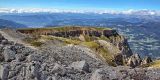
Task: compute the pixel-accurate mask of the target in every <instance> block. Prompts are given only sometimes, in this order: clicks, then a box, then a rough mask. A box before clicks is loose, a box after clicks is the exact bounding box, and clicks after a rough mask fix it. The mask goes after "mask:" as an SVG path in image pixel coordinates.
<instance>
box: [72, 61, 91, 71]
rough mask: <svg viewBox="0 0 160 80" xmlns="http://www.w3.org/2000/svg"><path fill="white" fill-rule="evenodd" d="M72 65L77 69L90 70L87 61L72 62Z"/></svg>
mask: <svg viewBox="0 0 160 80" xmlns="http://www.w3.org/2000/svg"><path fill="white" fill-rule="evenodd" d="M71 67H72V68H74V69H77V70H79V71H86V72H89V65H88V63H86V61H77V62H73V63H72V64H71Z"/></svg>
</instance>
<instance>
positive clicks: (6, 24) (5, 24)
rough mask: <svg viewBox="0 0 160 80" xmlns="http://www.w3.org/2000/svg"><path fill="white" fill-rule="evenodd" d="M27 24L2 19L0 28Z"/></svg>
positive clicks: (22, 26)
mask: <svg viewBox="0 0 160 80" xmlns="http://www.w3.org/2000/svg"><path fill="white" fill-rule="evenodd" d="M26 27H27V26H26V25H23V24H20V23H16V22H13V21H10V20H4V19H0V28H26Z"/></svg>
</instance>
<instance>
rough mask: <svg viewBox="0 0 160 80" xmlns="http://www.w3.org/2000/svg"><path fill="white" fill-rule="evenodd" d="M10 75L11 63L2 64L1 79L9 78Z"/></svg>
mask: <svg viewBox="0 0 160 80" xmlns="http://www.w3.org/2000/svg"><path fill="white" fill-rule="evenodd" d="M8 75H9V65H8V64H4V65H0V79H1V80H8Z"/></svg>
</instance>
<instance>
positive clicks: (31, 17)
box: [0, 10, 160, 58]
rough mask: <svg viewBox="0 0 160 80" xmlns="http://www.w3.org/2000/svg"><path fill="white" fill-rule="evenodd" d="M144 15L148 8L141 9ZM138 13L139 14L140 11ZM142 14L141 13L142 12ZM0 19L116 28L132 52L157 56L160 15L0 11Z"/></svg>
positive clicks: (54, 24)
mask: <svg viewBox="0 0 160 80" xmlns="http://www.w3.org/2000/svg"><path fill="white" fill-rule="evenodd" d="M142 12H144V13H145V14H147V13H151V12H149V11H146V12H145V10H144V11H142ZM142 12H141V14H142ZM144 13H143V14H144ZM0 19H6V20H12V21H14V22H17V23H21V24H25V25H27V26H29V27H56V26H66V25H68V26H69V25H70V26H97V27H110V28H113V29H116V30H117V31H118V32H119V33H120V34H123V35H125V37H126V38H127V39H128V42H129V44H130V47H131V49H132V50H133V53H139V54H140V55H141V56H143V57H144V56H147V55H149V56H151V57H152V58H158V56H160V53H159V50H160V47H159V46H160V41H159V40H160V39H159V34H160V32H159V29H160V27H159V26H160V22H159V21H160V16H158V15H140V14H138V12H137V14H136V15H134V14H122V13H118V14H113V13H112V14H111V13H101V14H100V13H65V12H61V13H38V12H37V13H7V14H6V13H3V14H1V15H0Z"/></svg>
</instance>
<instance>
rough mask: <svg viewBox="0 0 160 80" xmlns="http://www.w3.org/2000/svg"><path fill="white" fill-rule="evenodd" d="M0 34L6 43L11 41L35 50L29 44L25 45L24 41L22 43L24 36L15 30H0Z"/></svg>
mask: <svg viewBox="0 0 160 80" xmlns="http://www.w3.org/2000/svg"><path fill="white" fill-rule="evenodd" d="M0 34H2V36H4V38H6V39H7V40H8V41H13V42H14V43H19V44H23V45H24V46H26V47H30V48H32V49H37V48H35V47H34V46H31V45H30V44H27V43H25V42H24V41H22V39H24V35H23V34H21V33H18V32H16V31H15V30H11V29H0Z"/></svg>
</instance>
